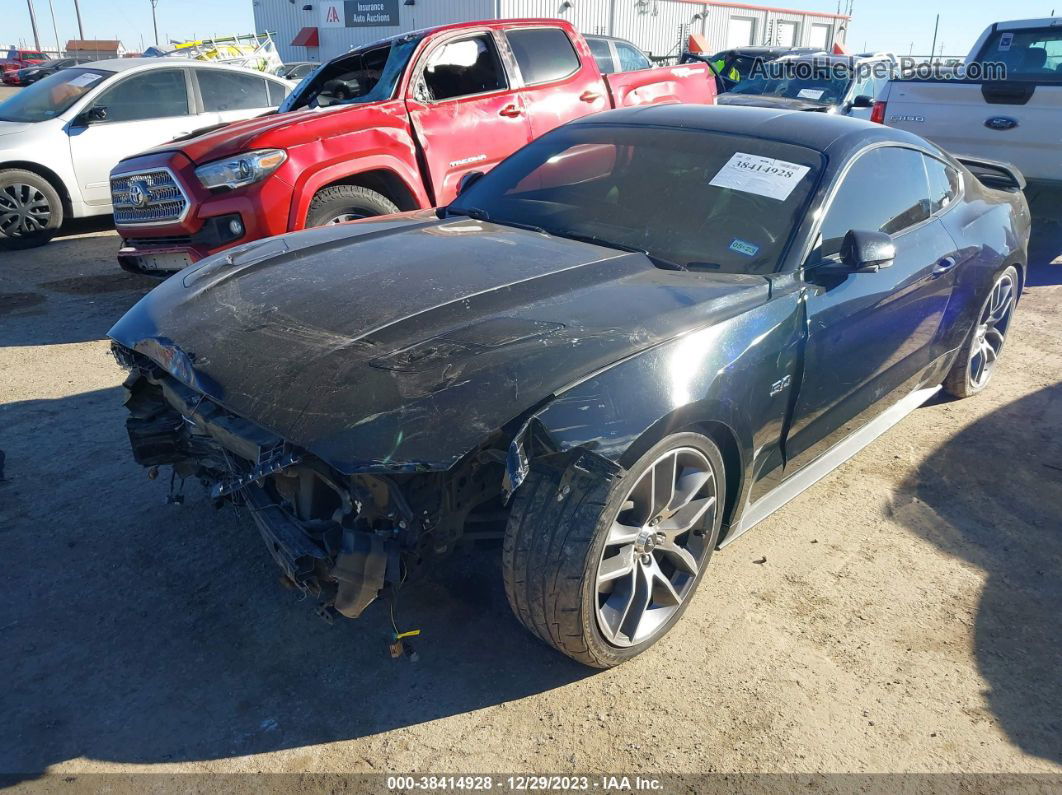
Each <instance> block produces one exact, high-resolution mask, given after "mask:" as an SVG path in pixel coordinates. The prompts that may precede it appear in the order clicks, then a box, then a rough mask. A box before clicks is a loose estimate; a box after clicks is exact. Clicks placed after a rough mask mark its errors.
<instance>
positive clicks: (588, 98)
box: [579, 89, 601, 102]
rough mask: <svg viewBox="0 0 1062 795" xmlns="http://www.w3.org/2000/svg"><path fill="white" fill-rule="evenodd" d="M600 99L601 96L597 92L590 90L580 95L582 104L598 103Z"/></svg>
mask: <svg viewBox="0 0 1062 795" xmlns="http://www.w3.org/2000/svg"><path fill="white" fill-rule="evenodd" d="M600 98H601V95H600V94H598V93H597V92H596V91H591V90H589V89H587V90H586V91H584V92H583V93H582V94H580V95H579V100H580V101H582V102H596V101H597V100H599V99H600Z"/></svg>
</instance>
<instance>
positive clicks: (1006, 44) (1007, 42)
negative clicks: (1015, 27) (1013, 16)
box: [999, 33, 1014, 52]
mask: <svg viewBox="0 0 1062 795" xmlns="http://www.w3.org/2000/svg"><path fill="white" fill-rule="evenodd" d="M1012 44H1014V34H1013V33H1003V34H1001V35H1000V37H999V51H1000V52H1006V51H1007V50H1009V49H1010V47H1011V45H1012Z"/></svg>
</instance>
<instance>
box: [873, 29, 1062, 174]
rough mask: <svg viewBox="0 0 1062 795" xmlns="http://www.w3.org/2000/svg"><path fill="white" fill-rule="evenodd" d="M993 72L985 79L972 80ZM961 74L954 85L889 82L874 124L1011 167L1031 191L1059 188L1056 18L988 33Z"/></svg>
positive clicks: (1061, 76)
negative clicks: (1042, 187)
mask: <svg viewBox="0 0 1062 795" xmlns="http://www.w3.org/2000/svg"><path fill="white" fill-rule="evenodd" d="M998 64H1001V65H1002V66H1003V67H1005V72H1006V76H1005V78H1003V79H999V78H1001V77H1003V76H1002V74H1000V73H998V72H1000V71H1001V70H999V67H998V66H995V65H998ZM993 66H994V68H995V70H997V74H990V76H989V79H975V77H973V75H974V74H975V73H976V72H977V71H978V70H980V71H982V72H984V73H991V72H992V71H993ZM964 69H965V70H966V73H965V74H963V73H962V70H959V73H958V75H957V76H958V79H954V78H952V77H947V76H938V77H934V78H929V79H922V78H918V77H914V78H906V77H905V78H901V79H894V80H890V81H889V83H888V84H887V85H886V86H885V88H884V89H883V90H882V93H881V94H879V96H878V102H877V105H878V107H876V108H875V109H874V115H873V118H874V120H876V121H882V122H884V123H885V124H887V125H888V126H890V127H899V128H901V129H904V130H909V131H910V132H913V133H917V134H918V135H921V136H922V137H923V138H929V139H930V140H932V141H933V142H934V143H936V144H938V145H939V146H941V147H943V148H944V149H947V150H948V151H950V152H952V153H954V154H960V155H971V156H973V157H977V158H985V159H991V160H997V161H1006V162H1008V163H1012V164H1014V165H1015V166H1017V167H1018V168H1019V169H1020V170H1021V172H1022V173H1023V174H1024V176H1025V178H1026V180H1028V181H1029V182H1030V183H1031V184H1034V185H1035V184H1038V183H1039V184H1052V183H1053V184H1054V185H1055V186H1060V185H1062V18H1059V17H1051V18H1047V19H1023V20H1017V21H1012V22H997V23H995V24H994V25H991V26H989V28H988V29H987V30H986V31H985V32H984V33H982V34H981V37H980V38H979V39H978V40H977V43H976V44H975V45H974V47H973V49H972V50H970V54H969V55H968V56H967V58H966V63H965V65H964Z"/></svg>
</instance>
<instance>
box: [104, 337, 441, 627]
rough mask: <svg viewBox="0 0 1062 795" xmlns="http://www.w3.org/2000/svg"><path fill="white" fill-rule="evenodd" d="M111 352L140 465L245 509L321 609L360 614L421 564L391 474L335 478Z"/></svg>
mask: <svg viewBox="0 0 1062 795" xmlns="http://www.w3.org/2000/svg"><path fill="white" fill-rule="evenodd" d="M115 354H116V356H117V357H118V358H119V361H121V363H122V364H124V365H125V366H127V367H128V368H129V369H130V375H129V377H128V378H127V380H126V383H125V386H126V389H127V390H128V397H127V399H126V406H127V408H128V409H129V417H128V418H127V420H126V429H127V431H128V434H129V441H130V444H131V446H132V450H133V455H134V458H135V460H136V461H137V463H139V464H141V465H142V466H145V467H149V468H157V467H160V466H172V467H173V469H174V474H175V476H176V477H179V478H181V479H182V480H184V479H187V478H196V479H199V480H200V481H202V483H203V485H204V486H205V487H206V488H207V489H208V491H209V493H210V495H211V497H212V498H213V499H214V500H215V501H216V504H218V505H221V504H222V503H223V502H224V501H231V502H232V503H234V504H235V505H237V506H239V507H241V508H245V509H246V510H247V511H248V512H249V514H250V516H251V518H252V519H253V520H254V523H255V525H256V527H257V528H258V531H259V533H260V534H261V536H262V540H263V541H264V543H265V546H266V549H267V550H268V551H269V553H270V555H271V556H272V557H273V559H274V560H275V561H276V563H277V565H278V566H279V567H280V569H281V570H282V571H283V573H284V576H285V577H286V579H287V580H289V581H290V582H291V584H293V585H294V586H296V587H297V588H298V589H300V590H301V591H303V592H304V593H305V594H307V595H308V596H312V597H314V598H315V599H316V600H317V601H318V602H319V603H320V609H321V611H322V612H323V613H324V614H326V615H327V614H330V613H331V611H332V610H334V611H335V612H337V613H339V614H341V615H343V616H346V617H348V618H357V617H358V616H360V615H361V613H362V612H363V611H364V610H365V608H366V607H368V606H369V605H370V604H371V603H372V602H373V601H374V600H375V599H376V598H378V596H379V595H380V594H381V592H382V591H384V590H385V589H386V588H388V587H397V586H398V585H399V584H400V583H401V582H402V581H403V580H404V579H405V577H406V576H407V574H408V572H409V569H410V568H411V567H412V566H413V565H415V563H416V562H418V561H419V560H420V558H421V557H422V553H423V549H422V548H423V546H424V545H425V544H426V543H430V541H431V540H432V535H433V534H432V533H431V532H430V528H429V527H428V521H427V520H428V517H427V515H425V514H422V515H421V516H420V517H419V518H416V517H414V516H413V514H412V511H411V510H410V508H409V505H408V503H407V501H406V499H405V498H404V497H403V496H402V494H401V489H400V487H399V485H398V484H397V483H395V482H394V481H392V480H391V478H389V477H387V476H383V475H359V476H346V477H344V476H342V475H339V474H338V473H336V472H333V471H331V470H329V468H328V467H327V466H325V465H324V464H323V463H322V462H321V461H319V460H317V459H315V458H314V457H313V456H312V455H310V454H308V453H306V452H304V451H300V450H297V449H295V448H293V447H292V446H291V445H289V444H287V443H286V442H284V441H283V440H281V439H279V438H278V437H276V436H274V435H273V434H271V433H270V432H268V431H266V430H264V429H263V428H260V427H259V426H257V425H255V424H254V423H252V422H250V421H248V420H246V419H243V418H241V417H237V416H234V415H232V414H231V413H229V412H226V411H225V410H224V409H223V408H222V407H221V406H219V405H218V404H217V403H215V402H213V401H212V400H210V399H209V398H207V397H205V396H203V395H201V394H199V393H197V392H195V391H194V390H192V389H190V388H189V387H186V386H185V385H183V384H181V383H180V382H179V381H177V380H176V379H175V378H173V377H172V376H170V375H168V374H166V373H164V372H163V371H162V370H161V369H160V368H158V367H157V366H155V365H154V364H152V363H151V362H150V361H149V360H147V359H146V358H144V357H141V356H139V355H138V354H130V353H129V352H128V351H125V350H123V349H120V348H118V347H116V348H115Z"/></svg>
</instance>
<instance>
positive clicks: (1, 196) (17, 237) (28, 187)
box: [0, 169, 63, 249]
mask: <svg viewBox="0 0 1062 795" xmlns="http://www.w3.org/2000/svg"><path fill="white" fill-rule="evenodd" d="M62 224H63V203H62V200H61V199H60V198H59V194H58V193H57V192H56V190H55V188H53V187H52V185H51V183H50V182H48V180H46V179H44V178H43V177H41V176H39V175H37V174H34V173H33V172H32V171H23V170H22V169H9V170H7V171H0V248H5V249H22V248H34V247H36V246H43V245H44V244H45V243H47V242H48V241H49V240H51V239H52V238H53V237H55V235H56V233H57V232H58V231H59V227H60V226H62Z"/></svg>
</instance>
